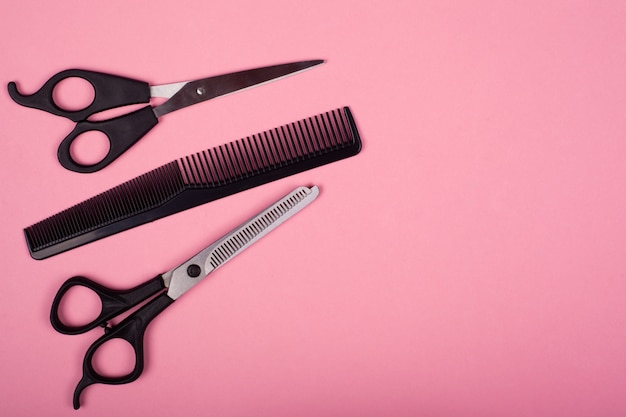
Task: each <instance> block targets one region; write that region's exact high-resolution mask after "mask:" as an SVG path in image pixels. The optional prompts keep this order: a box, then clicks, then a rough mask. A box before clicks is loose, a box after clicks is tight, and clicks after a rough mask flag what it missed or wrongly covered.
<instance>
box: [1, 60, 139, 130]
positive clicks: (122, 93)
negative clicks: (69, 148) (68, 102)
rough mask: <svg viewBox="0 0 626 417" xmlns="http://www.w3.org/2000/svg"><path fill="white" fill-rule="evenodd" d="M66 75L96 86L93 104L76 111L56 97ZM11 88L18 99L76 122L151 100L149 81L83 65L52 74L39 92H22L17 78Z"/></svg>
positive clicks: (22, 103)
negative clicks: (117, 108)
mask: <svg viewBox="0 0 626 417" xmlns="http://www.w3.org/2000/svg"><path fill="white" fill-rule="evenodd" d="M67 78H82V79H83V80H86V81H87V82H89V83H90V84H91V86H92V87H93V90H94V98H93V101H92V102H91V104H89V105H88V106H87V107H85V108H83V109H78V110H75V111H74V110H67V109H64V108H63V107H61V106H59V105H58V104H57V103H56V102H55V101H54V94H53V92H54V88H55V87H56V86H57V84H59V83H60V82H61V81H63V80H65V79H67ZM8 89H9V95H10V96H11V98H12V99H13V101H15V102H16V103H18V104H21V105H22V106H26V107H32V108H35V109H39V110H43V111H47V112H49V113H52V114H56V115H57V116H62V117H66V118H68V119H70V120H72V121H74V122H79V121H81V120H86V119H87V118H88V117H89V116H91V115H92V114H95V113H98V112H101V111H103V110H109V109H112V108H115V107H121V106H126V105H129V104H138V103H148V102H149V101H150V86H149V85H148V83H146V82H143V81H138V80H134V79H132V78H126V77H120V76H117V75H112V74H105V73H102V72H95V71H87V70H81V69H69V70H65V71H61V72H59V73H58V74H55V75H53V76H52V77H50V79H49V80H48V81H46V82H45V83H44V85H43V86H42V87H41V88H40V89H39V90H38V91H37V92H35V93H33V94H30V95H24V94H22V93H20V92H19V91H18V89H17V85H16V84H15V83H14V82H10V83H9V85H8Z"/></svg>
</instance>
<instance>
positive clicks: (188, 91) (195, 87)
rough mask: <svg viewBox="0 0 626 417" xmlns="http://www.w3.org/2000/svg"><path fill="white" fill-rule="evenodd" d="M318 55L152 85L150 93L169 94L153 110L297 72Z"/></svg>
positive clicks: (183, 104) (181, 105) (165, 109)
mask: <svg viewBox="0 0 626 417" xmlns="http://www.w3.org/2000/svg"><path fill="white" fill-rule="evenodd" d="M323 62H324V61H323V60H321V59H317V60H312V61H300V62H291V63H288V64H280V65H273V66H269V67H262V68H254V69H250V70H246V71H239V72H233V73H230V74H223V75H217V76H215V77H209V78H203V79H200V80H195V81H189V82H183V83H176V84H169V85H167V86H162V87H161V89H160V90H159V89H157V88H158V87H153V90H152V94H153V95H154V94H159V93H160V95H162V96H169V95H170V94H172V93H174V92H175V91H176V92H175V93H174V94H173V95H171V97H170V98H169V100H167V101H166V102H164V103H163V104H161V105H160V106H157V107H155V108H154V114H155V115H156V116H157V117H161V116H163V115H164V114H167V113H171V112H173V111H175V110H179V109H182V108H184V107H187V106H191V105H193V104H197V103H200V102H203V101H206V100H210V99H212V98H215V97H219V96H224V95H227V94H231V93H234V92H236V91H241V90H245V89H247V88H250V87H255V86H258V85H261V84H265V83H267V82H270V81H275V80H278V79H280V78H283V77H286V76H289V75H294V74H297V73H299V72H301V71H304V70H307V69H309V68H312V67H314V66H316V65H320V64H322V63H323Z"/></svg>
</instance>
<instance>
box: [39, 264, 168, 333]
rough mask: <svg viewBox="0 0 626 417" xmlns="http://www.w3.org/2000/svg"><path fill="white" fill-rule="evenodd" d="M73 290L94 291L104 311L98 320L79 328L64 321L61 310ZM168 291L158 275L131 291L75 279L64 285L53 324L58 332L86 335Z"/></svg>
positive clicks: (54, 305) (53, 311)
mask: <svg viewBox="0 0 626 417" xmlns="http://www.w3.org/2000/svg"><path fill="white" fill-rule="evenodd" d="M73 287H85V288H88V289H90V290H91V291H93V292H94V293H95V294H96V295H97V296H98V297H99V298H100V303H101V305H102V308H101V310H100V314H99V315H98V317H96V318H95V319H93V320H92V321H90V322H88V323H86V324H82V325H80V326H70V325H67V324H65V323H64V322H63V320H62V319H61V317H60V314H59V309H60V306H61V302H62V300H63V297H64V296H65V294H66V293H67V292H68V291H69V290H70V289H71V288H73ZM164 288H165V285H164V283H163V278H162V277H161V275H158V276H156V277H154V278H152V279H151V280H149V281H146V282H145V283H143V284H141V285H138V286H136V287H134V288H131V289H128V290H113V289H111V288H107V287H105V286H104V285H101V284H98V283H97V282H94V281H92V280H90V279H87V278H85V277H81V276H76V277H72V278H70V279H68V280H67V281H65V282H64V283H63V285H61V287H60V288H59V291H58V292H57V294H56V296H55V297H54V300H53V301H52V309H51V310H50V323H52V327H54V329H55V330H56V331H58V332H59V333H63V334H79V333H85V332H87V331H89V330H91V329H94V328H96V327H98V326H102V327H104V326H106V324H107V321H108V320H110V319H112V318H113V317H115V316H117V315H119V314H121V313H123V312H125V311H127V310H128V309H130V308H132V307H134V306H136V305H138V304H139V303H141V302H142V301H144V300H146V299H148V298H149V297H150V296H152V295H155V294H156V293H158V292H159V291H162V290H163V289H164Z"/></svg>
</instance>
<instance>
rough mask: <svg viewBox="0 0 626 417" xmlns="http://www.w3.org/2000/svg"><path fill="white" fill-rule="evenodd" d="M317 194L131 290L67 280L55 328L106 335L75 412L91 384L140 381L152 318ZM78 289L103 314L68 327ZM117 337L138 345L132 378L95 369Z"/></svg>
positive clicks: (87, 365) (275, 209) (261, 217)
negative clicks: (66, 302) (65, 316)
mask: <svg viewBox="0 0 626 417" xmlns="http://www.w3.org/2000/svg"><path fill="white" fill-rule="evenodd" d="M318 194H319V189H318V188H317V187H316V186H312V187H310V188H309V187H298V188H296V189H295V190H294V191H292V192H291V193H289V194H287V195H286V196H285V197H283V198H282V199H280V200H278V201H277V202H276V203H274V204H273V205H271V206H270V207H268V208H267V209H266V210H264V211H262V212H261V213H259V214H258V215H256V216H255V217H254V218H252V219H250V220H248V221H247V222H245V223H243V224H242V225H241V226H239V227H237V228H235V229H234V230H232V231H231V232H230V233H228V234H226V235H225V236H223V237H222V238H220V239H218V240H217V241H216V242H214V243H213V244H211V245H210V246H208V247H206V248H205V249H203V250H202V251H200V252H199V253H198V254H196V255H195V256H193V257H192V258H191V259H189V260H188V261H186V262H184V263H182V264H181V265H180V266H177V267H176V268H174V269H172V270H170V271H168V272H166V273H164V274H161V275H157V276H156V277H154V278H152V279H150V280H148V281H146V282H145V283H143V284H141V285H139V286H137V287H134V288H131V289H129V290H113V289H110V288H107V287H104V286H102V285H100V284H98V283H96V282H93V281H91V280H89V279H87V278H85V277H82V276H76V277H73V278H70V279H68V280H67V281H65V282H64V283H63V285H61V287H60V289H59V291H58V292H57V294H56V296H55V298H54V301H53V302H52V309H51V312H50V322H51V323H52V327H54V329H55V330H57V331H58V332H60V333H63V334H79V333H84V332H86V331H88V330H91V329H93V328H95V327H98V326H102V327H104V329H105V334H104V335H103V336H101V337H100V338H99V339H97V340H96V341H95V342H94V343H93V344H92V345H91V346H90V347H89V348H88V349H87V353H86V354H85V358H84V361H83V377H82V378H81V380H80V382H79V383H78V385H77V386H76V389H75V391H74V400H73V403H74V408H75V409H78V408H79V407H80V394H81V392H82V391H83V390H84V389H85V388H86V387H88V386H89V385H92V384H95V383H101V384H127V383H129V382H132V381H134V380H136V379H137V378H139V376H140V375H141V372H142V371H143V366H144V361H143V335H144V332H145V330H146V327H147V326H148V324H149V323H150V322H151V321H152V319H154V318H155V317H156V316H157V315H158V314H159V313H161V312H162V311H163V310H165V309H166V308H167V307H168V306H169V305H171V304H172V303H173V302H174V301H175V300H177V299H178V298H179V297H180V296H181V295H183V294H184V293H185V292H187V291H188V290H190V289H191V288H193V287H194V286H195V285H196V284H198V283H199V282H200V281H202V279H204V278H206V277H207V276H208V275H209V274H211V273H212V272H214V271H215V270H216V269H218V268H219V267H221V266H222V265H224V264H225V263H226V262H228V261H229V260H231V259H232V258H233V257H235V256H236V255H238V254H239V253H241V252H242V251H243V250H245V249H246V248H248V247H249V246H250V245H252V244H253V243H255V242H256V241H257V240H259V239H260V238H261V237H263V236H265V235H266V234H268V233H269V232H270V231H272V230H273V229H274V228H276V227H277V226H278V225H280V224H281V223H283V222H284V221H285V220H287V219H288V218H290V217H291V216H293V215H294V214H296V213H297V212H299V211H300V210H302V209H303V208H304V207H306V206H307V205H308V204H310V203H311V202H312V201H313V200H315V199H316V198H317V196H318ZM75 286H82V287H86V288H88V289H90V290H92V291H93V292H95V293H96V294H97V295H98V297H100V301H101V304H102V309H101V312H100V315H99V316H98V317H96V318H95V319H94V320H92V321H91V322H89V323H87V324H84V325H81V326H69V325H66V324H65V323H64V322H63V321H62V320H61V318H60V314H59V313H60V312H59V306H60V304H61V300H62V299H63V297H64V295H65V294H66V293H67V291H68V290H69V289H70V288H72V287H75ZM150 297H153V298H152V299H151V300H150V301H148V302H147V303H146V304H144V305H143V306H142V307H141V308H139V309H138V310H136V311H135V312H133V313H132V314H131V315H129V316H128V317H126V318H125V319H124V320H122V321H121V322H120V323H119V324H117V325H114V326H112V327H108V324H107V322H108V321H109V320H110V319H112V318H114V317H116V316H117V315H119V314H122V313H123V312H125V311H127V310H129V309H130V308H132V307H134V306H136V305H139V304H140V303H142V302H143V301H145V300H147V299H148V298H150ZM112 339H123V340H125V341H127V342H128V343H129V344H130V345H131V346H132V347H133V350H134V352H135V367H134V369H133V370H132V371H131V372H130V373H129V374H127V375H121V376H113V377H111V376H105V375H101V374H100V373H98V371H96V369H94V366H93V364H92V359H93V356H94V354H95V352H96V351H97V350H98V349H99V348H100V347H101V346H102V345H103V344H104V343H106V342H107V341H109V340H112Z"/></svg>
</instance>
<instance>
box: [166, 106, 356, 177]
mask: <svg viewBox="0 0 626 417" xmlns="http://www.w3.org/2000/svg"><path fill="white" fill-rule="evenodd" d="M354 143H355V138H354V135H353V134H352V129H351V128H350V122H349V119H348V115H347V114H346V113H345V112H343V111H342V110H341V109H337V110H333V111H330V112H326V113H323V114H320V115H318V116H314V117H309V118H307V119H303V120H299V121H297V122H294V123H290V124H288V125H284V126H281V127H278V128H275V129H272V130H268V131H265V132H262V133H258V134H256V135H252V136H248V137H245V138H243V139H239V140H238V141H235V142H230V143H227V144H224V145H221V146H218V147H217V148H212V149H208V150H206V151H203V152H199V153H196V154H194V155H189V156H187V157H184V158H181V159H179V160H178V164H179V167H180V171H181V174H182V176H183V180H184V182H185V184H186V185H189V186H196V187H207V186H208V187H216V186H220V185H225V184H229V183H231V182H233V181H238V180H241V179H245V178H248V177H250V176H254V175H258V174H261V173H263V172H267V171H270V170H274V169H276V168H281V167H286V166H288V165H292V164H297V163H299V162H302V161H304V160H309V159H312V158H315V157H318V156H321V155H324V154H326V153H329V152H333V151H337V150H339V149H342V148H345V147H348V146H350V145H353V144H354Z"/></svg>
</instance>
